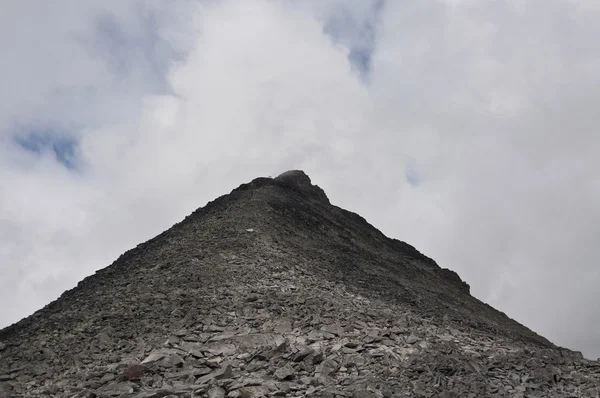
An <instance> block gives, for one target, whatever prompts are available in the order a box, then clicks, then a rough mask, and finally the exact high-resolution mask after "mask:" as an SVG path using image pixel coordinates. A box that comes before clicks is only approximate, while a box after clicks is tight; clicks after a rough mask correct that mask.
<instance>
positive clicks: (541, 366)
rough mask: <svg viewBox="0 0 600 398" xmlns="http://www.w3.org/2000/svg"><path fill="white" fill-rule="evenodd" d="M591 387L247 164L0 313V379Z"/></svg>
mask: <svg viewBox="0 0 600 398" xmlns="http://www.w3.org/2000/svg"><path fill="white" fill-rule="evenodd" d="M54 396H56V397H87V398H91V397H137V398H150V397H154V398H158V397H211V398H217V397H243V398H251V397H274V396H281V397H305V396H307V397H332V398H333V397H357V398H358V397H360V398H362V397H365V398H366V397H523V398H525V397H565V398H566V397H599V396H600V362H598V361H590V360H586V359H584V358H583V357H582V356H581V354H579V353H577V352H572V351H569V350H566V349H562V348H559V347H556V346H554V345H553V344H551V343H550V342H548V341H547V340H545V339H544V338H543V337H541V336H538V335H537V334H535V333H534V332H532V331H530V330H528V329H527V328H525V327H523V326H522V325H520V324H518V323H516V322H514V321H513V320H511V319H509V318H508V317H507V316H506V315H504V314H502V313H500V312H498V311H496V310H494V309H493V308H491V307H489V306H487V305H485V304H483V303H481V302H480V301H478V300H476V299H475V298H473V297H471V296H470V295H469V287H468V285H467V284H466V283H464V282H463V281H462V280H461V279H460V278H459V277H458V275H456V274H455V273H453V272H452V271H449V270H444V269H442V268H440V267H439V266H438V265H437V264H436V263H435V262H434V261H433V260H431V259H429V258H427V257H426V256H424V255H422V254H421V253H419V252H418V251H417V250H415V249H414V248H413V247H411V246H409V245H407V244H405V243H403V242H400V241H397V240H393V239H389V238H386V237H385V236H383V234H381V233H380V232H379V231H378V230H376V229H375V228H373V227H372V226H370V225H369V224H368V223H367V222H366V221H365V220H364V219H362V218H361V217H359V216H358V215H356V214H353V213H350V212H347V211H345V210H342V209H339V208H337V207H335V206H333V205H331V204H330V203H329V201H328V200H327V196H326V195H325V193H324V192H323V191H322V190H320V189H319V188H318V187H315V186H312V185H311V184H310V180H309V179H308V177H306V176H305V175H304V174H303V173H299V172H295V173H290V174H285V175H282V176H280V177H278V178H276V179H267V178H262V179H257V180H254V181H253V182H252V183H249V184H245V185H243V186H241V187H239V188H237V189H236V190H234V191H233V192H232V193H231V194H229V195H226V196H223V197H221V198H219V199H217V200H215V201H214V202H211V203H209V204H208V205H207V206H205V207H204V208H201V209H199V210H197V211H196V212H194V213H193V214H192V215H190V216H188V217H187V218H186V219H185V220H184V221H183V222H181V223H179V224H177V225H175V226H174V227H173V228H171V229H170V230H168V231H166V232H164V233H163V234H161V235H159V236H158V237H156V238H154V239H152V240H150V241H148V242H146V243H144V244H141V245H139V246H138V247H137V248H135V249H133V250H130V251H129V252H127V253H125V254H124V255H122V256H121V257H120V258H119V259H118V260H117V261H115V263H113V264H112V265H111V266H109V267H107V268H105V269H103V270H100V271H98V272H97V273H96V274H95V275H93V276H91V277H89V278H86V279H84V280H83V281H82V282H80V283H79V285H78V286H77V287H76V288H74V289H72V290H70V291H68V292H65V294H63V295H62V296H61V298H59V299H58V300H57V301H55V302H53V303H51V304H50V305H48V306H47V307H45V308H44V309H42V310H40V311H38V312H37V313H36V314H34V315H32V316H31V317H28V318H26V319H24V320H22V321H21V322H19V323H17V324H15V325H13V326H11V327H8V328H6V329H4V330H2V331H0V397H54Z"/></svg>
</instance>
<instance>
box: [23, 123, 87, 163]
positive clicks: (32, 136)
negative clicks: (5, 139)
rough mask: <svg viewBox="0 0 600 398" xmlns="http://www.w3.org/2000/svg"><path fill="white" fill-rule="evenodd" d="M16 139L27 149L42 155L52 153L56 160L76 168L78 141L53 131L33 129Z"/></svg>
mask: <svg viewBox="0 0 600 398" xmlns="http://www.w3.org/2000/svg"><path fill="white" fill-rule="evenodd" d="M14 141H15V142H16V143H17V145H19V146H20V147H21V148H23V149H24V150H26V151H29V152H32V153H35V154H38V155H42V154H47V153H52V154H53V155H54V157H55V158H56V161H57V162H59V163H60V164H62V165H63V166H65V167H66V168H68V169H70V170H74V169H76V168H77V167H76V150H77V141H76V140H75V139H74V138H73V137H69V136H66V135H58V134H55V133H53V132H52V131H47V132H44V131H31V132H29V133H26V134H22V135H18V136H15V138H14Z"/></svg>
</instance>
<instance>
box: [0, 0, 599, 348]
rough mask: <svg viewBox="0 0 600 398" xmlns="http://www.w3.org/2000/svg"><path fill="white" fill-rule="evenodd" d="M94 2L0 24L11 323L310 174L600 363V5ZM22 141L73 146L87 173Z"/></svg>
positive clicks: (2, 206)
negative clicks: (285, 174) (68, 137)
mask: <svg viewBox="0 0 600 398" xmlns="http://www.w3.org/2000/svg"><path fill="white" fill-rule="evenodd" d="M94 3H95V2H86V6H83V5H79V6H77V7H68V8H66V5H67V3H66V2H65V3H63V5H62V6H55V7H54V8H53V9H52V10H49V11H48V12H47V13H46V14H40V13H39V11H38V9H37V8H34V7H31V8H29V7H27V6H18V7H19V8H18V9H17V8H16V7H17V6H13V9H11V10H10V13H8V12H7V13H3V16H2V17H4V18H5V19H4V20H3V21H0V22H3V23H0V26H1V28H0V29H1V30H0V33H2V35H0V40H3V42H2V43H1V44H2V46H1V47H2V48H3V49H4V48H5V49H6V51H7V52H8V55H9V56H8V57H5V58H7V59H10V62H8V63H6V64H4V65H2V66H0V82H2V84H3V87H6V88H7V90H5V91H4V92H5V94H3V95H0V105H2V106H0V109H2V111H0V127H1V130H0V131H2V132H1V133H0V179H1V180H2V181H3V190H1V191H0V238H1V239H0V242H1V243H0V270H1V272H2V274H3V276H5V277H4V278H3V279H2V281H0V291H1V292H2V293H0V299H2V301H4V302H9V301H10V302H16V303H17V304H16V305H14V306H10V307H8V306H4V307H2V309H0V311H1V312H0V324H8V323H10V322H13V321H16V320H17V319H19V318H20V317H22V316H25V315H27V314H29V313H31V312H32V311H34V310H35V309H37V308H39V307H41V306H42V305H44V304H45V303H47V302H48V301H50V300H51V299H54V298H55V297H57V296H58V295H59V294H60V293H61V292H62V291H63V290H64V289H66V288H70V287H72V286H73V285H74V284H75V283H76V282H77V281H78V280H79V279H81V278H82V277H83V276H85V275H88V274H90V273H93V272H94V271H95V270H96V269H98V268H100V267H103V266H106V265H107V264H109V263H110V262H111V261H112V260H114V259H115V258H116V257H117V256H118V255H119V254H121V253H122V252H123V251H125V250H126V249H128V248H130V247H133V246H135V245H136V244H137V243H139V242H140V241H141V240H144V239H147V238H150V237H151V236H153V235H155V234H157V233H159V232H160V231H162V230H164V229H166V228H167V227H169V226H170V225H171V224H173V223H174V222H177V221H178V220H179V219H181V218H183V217H184V216H185V215H186V214H188V213H190V212H191V211H192V210H193V209H195V208H196V207H198V206H201V205H204V204H205V203H206V202H207V201H208V200H211V199H213V198H214V197H216V196H218V195H221V194H223V193H225V192H228V191H229V190H230V189H232V188H233V187H235V186H237V185H238V184H240V183H242V182H245V181H248V180H249V179H251V178H253V177H256V176H258V175H265V176H266V175H273V174H277V173H279V172H281V171H283V170H286V169H291V168H302V169H305V170H306V171H307V172H308V173H309V175H311V177H312V178H313V180H314V182H316V183H318V184H319V185H321V186H322V187H323V188H324V189H325V190H326V191H327V193H328V195H329V197H330V198H331V199H332V201H333V202H334V203H336V204H338V205H341V206H343V207H346V208H349V209H351V210H353V211H356V212H358V213H360V214H362V215H364V216H365V217H366V218H367V219H368V220H369V221H371V222H372V223H373V224H374V225H376V226H377V227H379V228H380V229H382V230H383V231H384V232H385V233H386V234H388V235H392V236H394V237H398V238H400V239H403V240H406V241H408V242H410V243H411V244H414V245H415V246H416V247H417V248H419V249H420V250H421V251H423V252H425V253H426V254H428V255H430V256H432V257H433V258H435V259H436V260H437V261H438V263H439V264H440V265H442V266H444V267H449V268H452V269H454V270H456V271H458V273H459V274H460V275H461V276H462V277H463V278H464V279H466V280H467V281H468V282H469V283H470V284H471V286H472V291H473V293H474V294H475V295H476V296H477V297H479V298H481V299H482V300H484V301H486V302H489V303H490V304H492V305H493V306H495V307H497V308H499V309H501V310H503V311H505V312H506V313H507V314H509V315H510V316H511V317H514V318H516V319H517V320H519V321H521V322H523V323H524V324H526V325H527V326H529V327H531V328H532V329H534V330H536V331H537V332H539V333H541V334H543V335H545V336H547V337H549V338H550V339H551V340H553V341H554V342H556V343H558V344H561V345H565V346H568V347H570V348H573V349H579V350H583V351H584V353H585V354H586V355H587V356H590V357H594V358H595V357H598V356H600V343H599V342H598V341H597V340H596V339H595V336H597V335H598V331H599V330H600V311H599V310H597V309H596V308H595V306H594V305H592V304H593V303H594V302H595V301H596V300H597V299H598V295H597V293H596V288H595V287H596V286H597V285H598V284H599V283H600V275H599V271H598V270H597V267H596V266H595V264H596V263H597V262H598V260H599V258H600V253H599V252H598V250H597V249H596V248H595V245H594V237H595V236H597V235H598V232H600V231H598V228H599V227H598V225H600V222H599V221H600V209H599V208H598V206H597V205H596V202H597V201H598V199H599V197H600V185H599V182H598V181H600V179H598V171H597V161H596V159H595V154H597V153H598V149H600V148H599V146H600V139H599V138H597V134H595V127H596V126H595V121H596V120H595V119H596V118H595V108H596V107H597V105H598V103H600V101H599V100H600V85H599V84H598V80H599V76H600V75H599V74H598V72H597V71H598V70H599V69H598V66H599V61H600V50H598V48H597V46H596V45H595V43H594V40H595V37H598V33H600V32H598V29H600V28H598V27H597V24H596V23H595V21H597V19H598V17H599V13H600V9H599V8H598V7H595V6H594V4H595V3H592V2H588V1H583V0H581V1H577V0H570V1H566V0H565V1H558V0H553V1H544V2H543V3H542V2H541V0H538V1H533V2H520V1H502V2H500V1H491V0H490V1H487V0H486V1H477V2H474V1H469V0H465V1H429V2H423V1H405V2H377V1H373V2H365V1H351V2H345V1H344V2H342V1H327V2H322V1H319V2H316V1H315V2H303V3H302V4H299V3H296V2H286V1H282V2H273V1H259V0H256V1H251V2H244V3H243V4H242V3H240V2H234V1H223V2H218V3H216V2H204V3H195V2H177V3H172V4H175V5H172V6H171V5H170V6H169V7H168V8H166V7H164V6H162V5H161V3H159V2H149V3H146V2H140V3H131V4H134V6H131V5H127V6H125V5H122V3H116V2H115V3H110V2H109V3H105V2H97V3H96V4H94ZM19 4H21V3H19ZM69 4H70V3H69ZM77 4H80V3H77ZM87 4H89V6H88V5H87ZM170 4H171V3H170ZM67 9H68V10H69V12H66V10H67ZM2 17H0V18H2ZM23 18H29V19H30V20H32V21H37V23H33V24H31V25H29V26H32V25H34V26H37V28H36V29H35V30H26V29H23V28H21V27H22V26H23V25H22V24H15V23H12V22H13V21H18V20H22V19H23ZM8 37H11V38H12V39H10V40H9V39H7V38H8ZM41 37H42V38H43V40H41V39H40V38H41ZM41 41H43V44H44V45H43V46H42V45H40V44H38V43H40V42H41ZM48 49H52V51H49V50H48ZM357 54H358V55H357ZM361 57H362V58H361ZM361 62H362V63H361ZM357 66H358V67H357ZM365 77H367V78H365ZM15 124H16V125H25V126H35V129H37V131H40V129H43V128H47V127H48V126H52V127H53V128H54V130H58V131H64V130H68V129H69V128H71V127H72V126H76V127H77V128H76V129H75V130H76V131H77V132H76V133H74V134H73V137H74V140H75V141H76V147H75V149H74V151H75V156H77V159H78V162H79V163H78V167H77V169H76V170H72V169H69V168H68V167H65V165H64V162H63V163H61V162H60V159H59V158H57V156H56V151H50V150H47V151H43V150H39V151H32V150H27V148H24V147H23V145H19V143H18V141H15V139H14V136H15V132H14V126H15ZM57 126H58V127H60V128H57ZM4 187H5V188H4Z"/></svg>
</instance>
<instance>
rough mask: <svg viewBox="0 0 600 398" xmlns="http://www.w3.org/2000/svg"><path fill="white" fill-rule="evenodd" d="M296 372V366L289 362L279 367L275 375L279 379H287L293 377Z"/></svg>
mask: <svg viewBox="0 0 600 398" xmlns="http://www.w3.org/2000/svg"><path fill="white" fill-rule="evenodd" d="M295 374H296V371H295V370H294V368H293V367H292V366H291V365H290V364H287V365H285V366H283V367H281V368H279V369H277V370H276V371H275V373H274V374H273V376H275V378H276V379H278V380H286V379H291V378H292V377H293V376H294V375H295Z"/></svg>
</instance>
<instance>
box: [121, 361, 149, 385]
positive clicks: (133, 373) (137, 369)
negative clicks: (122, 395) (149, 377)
mask: <svg viewBox="0 0 600 398" xmlns="http://www.w3.org/2000/svg"><path fill="white" fill-rule="evenodd" d="M147 370H148V368H146V367H145V366H144V365H140V364H134V365H131V366H129V367H128V368H127V369H125V372H123V376H122V379H123V381H129V380H138V379H139V378H140V377H141V376H142V375H143V374H144V373H145V372H146V371H147Z"/></svg>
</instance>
